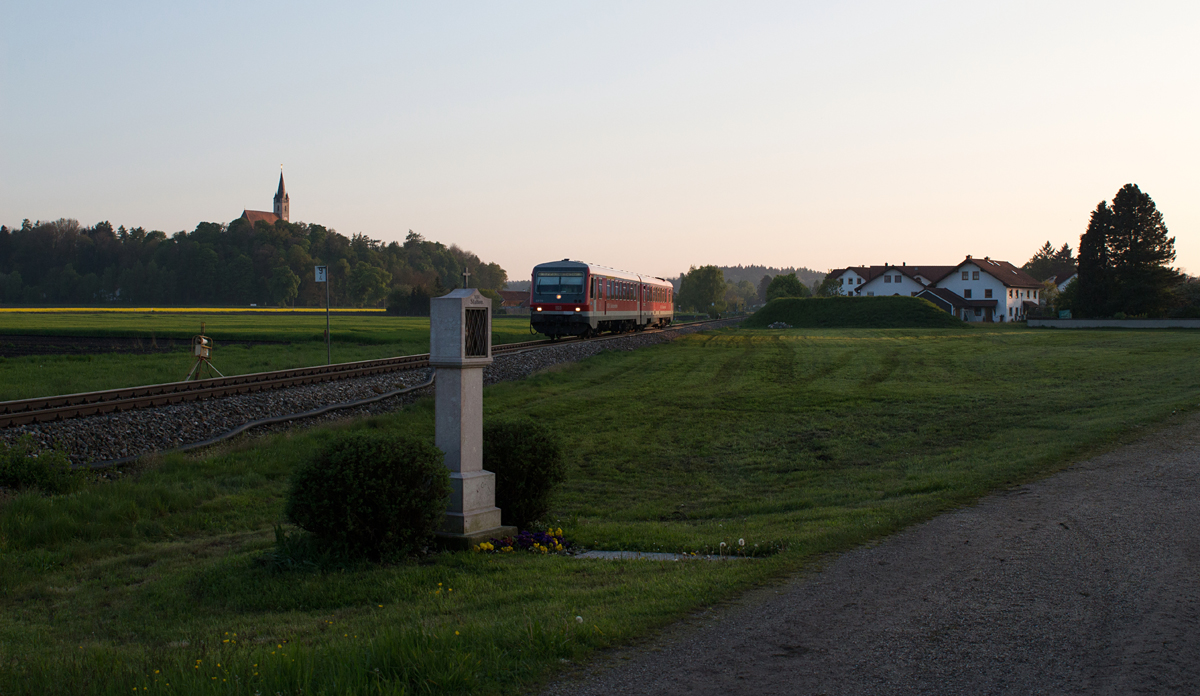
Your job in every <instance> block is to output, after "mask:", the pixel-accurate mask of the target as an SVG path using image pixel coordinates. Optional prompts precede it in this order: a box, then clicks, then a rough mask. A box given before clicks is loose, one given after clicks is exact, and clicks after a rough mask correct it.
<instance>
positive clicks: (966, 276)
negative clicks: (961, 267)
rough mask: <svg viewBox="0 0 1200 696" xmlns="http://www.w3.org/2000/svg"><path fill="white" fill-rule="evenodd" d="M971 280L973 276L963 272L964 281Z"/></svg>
mask: <svg viewBox="0 0 1200 696" xmlns="http://www.w3.org/2000/svg"><path fill="white" fill-rule="evenodd" d="M970 279H971V274H970V273H968V272H966V271H963V280H970Z"/></svg>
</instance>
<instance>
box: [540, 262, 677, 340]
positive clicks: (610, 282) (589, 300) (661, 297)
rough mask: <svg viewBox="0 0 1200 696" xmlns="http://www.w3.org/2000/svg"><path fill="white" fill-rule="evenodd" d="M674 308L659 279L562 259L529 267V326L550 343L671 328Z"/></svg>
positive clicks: (667, 288) (670, 289)
mask: <svg viewBox="0 0 1200 696" xmlns="http://www.w3.org/2000/svg"><path fill="white" fill-rule="evenodd" d="M674 302H675V288H674V287H673V286H672V285H671V283H670V282H669V281H667V280H665V279H663V278H656V277H654V276H647V275H640V274H637V273H630V272H628V271H618V270H617V269H615V268H608V267H607V266H597V265H595V264H591V263H583V262H582V261H571V260H570V259H563V260H562V261H552V262H550V263H541V264H538V265H536V266H534V267H533V282H532V284H531V286H530V288H529V324H530V326H532V327H533V330H534V331H537V332H538V333H542V334H545V335H547V336H549V337H551V338H558V337H560V336H584V337H587V336H593V335H595V334H598V333H600V332H602V331H628V330H631V329H632V330H637V331H641V330H642V329H644V328H646V327H647V326H666V325H668V324H670V323H671V320H672V319H673V318H674V316H675V312H674V309H673V308H674V306H675V305H674Z"/></svg>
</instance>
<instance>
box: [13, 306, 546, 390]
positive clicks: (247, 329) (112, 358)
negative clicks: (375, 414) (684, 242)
mask: <svg viewBox="0 0 1200 696" xmlns="http://www.w3.org/2000/svg"><path fill="white" fill-rule="evenodd" d="M201 322H203V323H204V324H205V327H204V332H205V334H206V335H208V336H210V337H211V338H212V339H213V340H214V341H216V346H217V347H216V350H215V351H214V352H213V364H214V365H216V367H217V369H219V370H220V371H221V372H222V373H223V374H225V375H240V374H247V373H251V372H266V371H270V370H283V369H287V368H293V367H307V366H309V365H324V364H325V316H324V315H305V314H265V315H247V314H162V313H157V312H156V313H153V314H149V313H147V314H120V313H105V314H100V313H79V314H69V313H54V314H48V313H44V314H36V313H35V314H29V313H16V312H11V313H0V344H2V343H4V335H3V334H9V335H12V334H21V335H35V336H92V337H104V338H108V337H121V338H137V339H139V340H141V341H143V342H144V343H145V344H146V345H147V346H149V345H151V344H153V345H157V346H168V345H170V344H171V342H174V344H175V346H176V349H175V350H173V351H171V352H166V353H149V354H128V353H119V352H111V353H96V354H94V355H28V356H21V357H14V358H0V401H8V400H12V399H29V398H34V397H38V396H54V395H58V394H72V393H78V392H87V391H96V390H100V389H117V388H121V387H132V386H140V385H144V384H161V383H164V382H177V381H179V380H181V379H183V378H184V376H185V375H187V373H188V371H189V370H190V369H191V367H192V364H193V363H192V361H193V358H192V356H191V354H190V352H189V349H190V341H191V338H192V336H193V335H195V334H197V333H200V324H201ZM330 338H331V343H332V351H331V352H332V355H333V361H334V362H351V361H355V360H372V359H376V358H387V357H392V356H395V355H412V354H415V353H426V352H428V351H429V319H428V318H427V317H391V316H386V315H379V316H363V315H350V316H334V317H333V319H332V321H331V325H330ZM535 338H538V336H534V335H531V334H530V333H529V317H496V318H495V319H493V321H492V341H493V342H494V343H497V344H500V343H514V342H518V341H528V340H533V339H535ZM235 341H236V342H253V341H269V342H272V343H265V344H257V345H253V346H246V345H228V343H232V342H235Z"/></svg>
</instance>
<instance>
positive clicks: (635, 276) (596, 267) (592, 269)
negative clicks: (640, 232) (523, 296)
mask: <svg viewBox="0 0 1200 696" xmlns="http://www.w3.org/2000/svg"><path fill="white" fill-rule="evenodd" d="M543 266H545V267H548V268H573V267H580V266H582V267H585V268H586V269H587V271H588V273H594V274H599V275H603V276H610V277H613V278H621V279H622V280H637V281H640V282H643V283H644V282H647V281H653V280H657V281H659V282H661V283H663V284H665V285H670V284H671V281H669V280H667V279H666V278H660V277H659V276H652V275H646V274H643V273H634V272H632V271H622V270H621V269H619V268H612V267H609V266H601V265H600V264H596V263H588V262H586V261H575V260H572V259H563V260H562V261H547V262H546V263H539V264H538V265H536V266H534V267H533V270H534V271H535V272H536V271H537V270H538V269H539V268H542V267H543Z"/></svg>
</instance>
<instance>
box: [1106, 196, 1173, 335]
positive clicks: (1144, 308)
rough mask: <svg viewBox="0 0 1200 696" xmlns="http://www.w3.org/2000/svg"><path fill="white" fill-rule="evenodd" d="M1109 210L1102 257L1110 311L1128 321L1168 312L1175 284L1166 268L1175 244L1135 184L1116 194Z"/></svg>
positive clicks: (1148, 199) (1160, 215) (1149, 201)
mask: <svg viewBox="0 0 1200 696" xmlns="http://www.w3.org/2000/svg"><path fill="white" fill-rule="evenodd" d="M1111 210H1112V226H1111V230H1110V232H1109V238H1108V256H1109V265H1110V267H1111V268H1112V280H1113V288H1112V290H1113V302H1114V305H1115V306H1116V307H1117V308H1118V311H1122V312H1125V313H1126V314H1128V315H1133V316H1141V315H1146V316H1161V315H1163V314H1165V313H1166V312H1167V310H1168V309H1169V308H1170V306H1171V302H1172V294H1171V288H1172V287H1173V286H1174V285H1175V284H1176V283H1178V281H1179V277H1178V276H1179V274H1178V273H1177V272H1176V271H1175V270H1174V269H1172V268H1171V266H1170V264H1171V262H1173V261H1174V260H1175V238H1174V237H1168V236H1167V226H1166V224H1165V223H1164V222H1163V216H1162V213H1160V212H1159V211H1158V208H1157V207H1156V206H1155V205H1154V201H1153V200H1151V198H1150V196H1148V195H1146V194H1145V193H1142V191H1141V189H1139V188H1138V187H1137V185H1135V184H1126V185H1125V186H1123V187H1122V188H1121V190H1120V191H1118V192H1117V195H1116V196H1115V197H1114V198H1113V202H1112V209H1111Z"/></svg>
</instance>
